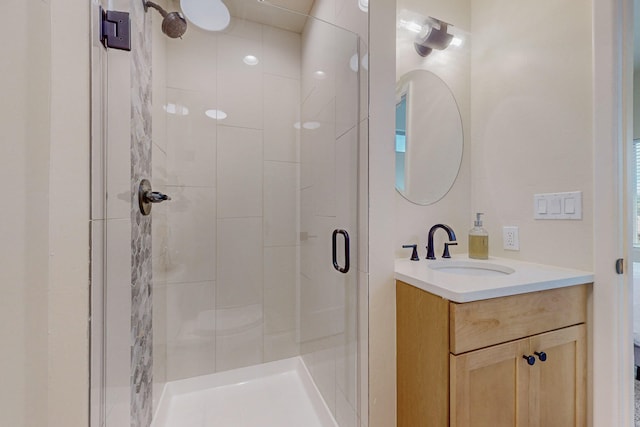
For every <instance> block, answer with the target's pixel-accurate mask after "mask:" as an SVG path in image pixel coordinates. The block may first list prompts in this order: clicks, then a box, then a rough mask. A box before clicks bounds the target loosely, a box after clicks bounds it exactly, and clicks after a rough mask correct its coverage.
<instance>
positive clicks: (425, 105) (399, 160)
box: [395, 70, 464, 205]
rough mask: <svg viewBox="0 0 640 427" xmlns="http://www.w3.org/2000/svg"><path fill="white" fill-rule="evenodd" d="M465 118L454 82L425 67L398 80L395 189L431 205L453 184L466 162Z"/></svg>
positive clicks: (407, 197) (416, 200) (412, 200)
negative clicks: (446, 82) (464, 156)
mask: <svg viewBox="0 0 640 427" xmlns="http://www.w3.org/2000/svg"><path fill="white" fill-rule="evenodd" d="M463 138H464V137H463V134H462V118H461V117H460V111H459V110H458V105H457V103H456V100H455V98H454V96H453V93H452V92H451V90H450V89H449V87H448V86H447V85H446V84H445V82H443V81H442V80H441V79H440V78H439V77H438V76H436V75H435V74H433V73H432V72H430V71H426V70H413V71H410V72H408V73H407V74H404V75H403V76H402V77H401V78H400V79H399V80H398V84H397V86H396V141H395V145H396V190H398V192H399V193H400V194H402V195H403V196H404V197H405V198H406V199H407V200H409V201H411V202H413V203H416V204H418V205H430V204H432V203H435V202H437V201H438V200H440V199H442V198H443V197H444V196H445V195H446V194H447V193H448V192H449V190H450V189H451V186H452V185H453V183H454V181H455V180H456V177H457V176H458V171H459V169H460V164H461V162H462V147H463Z"/></svg>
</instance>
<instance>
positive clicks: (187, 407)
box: [151, 357, 337, 427]
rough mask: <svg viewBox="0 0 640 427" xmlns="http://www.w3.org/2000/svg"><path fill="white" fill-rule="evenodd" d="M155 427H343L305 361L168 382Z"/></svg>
mask: <svg viewBox="0 0 640 427" xmlns="http://www.w3.org/2000/svg"><path fill="white" fill-rule="evenodd" d="M151 426H152V427H205V426H206V427H210V426H211V427H212V426H215V427H221V426H230V427H231V426H232V427H272V426H273V427H300V426H305V427H337V424H336V422H335V421H334V419H333V416H332V415H331V412H330V411H329V409H328V408H327V405H326V404H325V403H324V400H323V399H322V397H321V396H320V393H319V392H318V389H317V388H316V386H315V384H314V383H313V380H312V379H311V376H310V375H309V371H307V368H306V366H305V365H304V362H303V361H302V359H301V358H300V357H293V358H290V359H284V360H278V361H275V362H269V363H265V364H261V365H254V366H249V367H246V368H239V369H234V370H231V371H225V372H219V373H216V374H211V375H204V376H200V377H195V378H188V379H185V380H179V381H171V382H168V383H167V384H166V385H165V387H164V390H163V391H162V396H161V397H160V401H159V403H158V409H157V411H156V416H155V417H154V420H153V423H152V424H151Z"/></svg>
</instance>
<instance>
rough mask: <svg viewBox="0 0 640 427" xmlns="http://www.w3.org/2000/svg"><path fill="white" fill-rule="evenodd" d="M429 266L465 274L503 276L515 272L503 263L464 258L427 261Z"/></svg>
mask: <svg viewBox="0 0 640 427" xmlns="http://www.w3.org/2000/svg"><path fill="white" fill-rule="evenodd" d="M429 268H431V269H433V270H438V271H441V272H443V273H450V274H462V275H465V276H504V275H507V274H511V273H514V272H515V270H514V269H513V268H511V267H507V266H505V265H500V264H494V263H490V262H482V261H466V260H451V261H434V262H431V263H429Z"/></svg>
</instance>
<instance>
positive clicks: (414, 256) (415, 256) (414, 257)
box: [402, 245, 420, 261]
mask: <svg viewBox="0 0 640 427" xmlns="http://www.w3.org/2000/svg"><path fill="white" fill-rule="evenodd" d="M402 247H403V248H406V249H408V248H413V252H411V261H420V257H419V256H418V245H402Z"/></svg>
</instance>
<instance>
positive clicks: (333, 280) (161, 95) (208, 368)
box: [94, 0, 366, 426]
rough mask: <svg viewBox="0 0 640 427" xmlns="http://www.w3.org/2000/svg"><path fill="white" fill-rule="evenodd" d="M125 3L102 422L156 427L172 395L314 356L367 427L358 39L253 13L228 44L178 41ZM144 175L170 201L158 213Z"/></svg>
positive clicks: (342, 418) (323, 376)
mask: <svg viewBox="0 0 640 427" xmlns="http://www.w3.org/2000/svg"><path fill="white" fill-rule="evenodd" d="M95 2H96V3H97V2H98V0H95ZM125 3H126V4H125ZM171 4H172V3H168V5H171ZM238 4H246V8H243V7H240V6H237V5H238ZM114 5H115V6H120V10H125V11H129V12H130V13H131V18H132V23H133V29H132V34H133V36H134V38H133V39H132V52H131V53H125V52H109V53H108V61H106V62H105V64H103V65H104V66H105V69H104V73H105V75H104V78H105V79H106V81H107V82H106V83H105V86H104V88H103V89H104V90H105V91H106V95H105V97H106V98H107V99H108V103H107V106H106V107H105V108H106V109H107V110H108V111H107V113H108V114H106V116H107V117H108V120H107V122H108V123H109V129H106V130H105V133H106V134H107V135H106V136H105V138H106V139H107V140H108V141H107V143H106V145H104V147H102V148H103V149H104V152H103V153H100V152H98V151H96V152H95V153H94V154H95V156H96V157H95V159H94V161H95V162H96V164H100V165H101V167H102V166H103V167H104V174H103V175H104V177H106V178H105V180H106V181H107V182H106V183H105V185H104V189H103V193H100V194H102V195H103V196H104V200H106V204H105V206H106V208H105V209H106V210H109V209H111V207H112V206H113V207H114V210H113V212H111V211H109V212H106V214H105V218H107V219H106V220H105V223H104V224H105V226H104V229H103V231H104V234H105V242H104V250H105V254H104V255H103V256H101V257H100V258H101V259H102V261H103V262H104V277H105V280H104V286H105V289H104V295H102V297H103V300H102V301H103V306H101V305H99V304H101V303H100V301H98V300H96V304H98V307H104V311H103V313H102V316H103V322H104V327H103V329H102V332H103V333H104V337H103V340H101V343H102V344H103V345H104V348H102V349H101V351H102V352H103V357H102V360H101V361H100V362H99V363H101V364H102V367H99V366H97V365H95V366H94V367H95V368H96V370H95V372H102V373H101V374H99V375H100V376H101V378H102V380H103V384H102V385H101V387H102V391H103V397H102V398H99V400H100V399H101V400H102V409H101V410H100V411H101V412H100V415H101V416H100V417H99V418H101V419H102V420H103V421H105V420H106V422H105V423H104V425H106V426H109V425H114V426H115V425H121V424H119V423H122V422H123V420H125V419H127V418H130V420H131V423H132V425H146V424H147V422H148V420H150V415H151V414H152V413H154V412H155V411H156V409H157V407H158V405H161V403H160V397H161V394H162V391H163V388H164V386H165V385H166V384H168V383H171V382H173V381H178V380H183V379H189V378H196V377H202V376H206V375H211V374H216V373H220V372H226V371H230V370H233V369H241V368H246V367H251V366H259V365H262V364H265V363H269V362H274V361H280V360H284V359H290V358H297V360H301V361H302V362H303V363H304V365H305V366H306V369H307V370H308V372H309V374H310V376H311V378H312V379H313V381H314V383H315V385H316V386H317V388H318V390H319V391H320V393H321V395H322V398H323V399H324V401H325V403H326V404H327V407H328V408H329V410H330V411H331V412H332V414H333V416H334V418H336V420H337V421H338V423H339V425H340V426H356V425H358V424H357V423H358V421H357V420H358V411H359V407H358V406H359V390H358V387H357V385H358V383H359V371H358V338H359V336H358V333H359V331H358V327H359V325H358V319H359V317H358V310H359V305H358V289H359V286H360V285H359V283H358V272H359V267H360V266H359V262H358V246H359V245H358V242H359V238H360V236H359V235H358V219H359V212H358V200H359V199H358V197H359V186H358V185H359V183H358V176H359V175H358V170H359V169H358V168H359V161H358V157H359V153H360V152H359V139H360V135H359V119H360V116H359V110H358V109H359V82H360V78H359V73H360V72H361V70H359V67H358V63H359V40H358V37H357V36H356V35H355V34H353V33H351V32H348V31H346V30H344V29H341V28H339V27H336V26H334V25H331V24H328V23H326V22H323V21H319V20H315V19H313V18H310V17H307V16H305V15H301V14H296V13H291V12H289V11H285V10H282V9H279V8H275V7H273V6H270V5H268V4H266V3H259V2H239V3H237V4H236V6H235V9H234V10H232V20H231V24H230V26H229V27H228V28H227V29H225V30H224V31H221V32H208V31H204V30H201V29H199V28H197V27H196V26H195V25H189V27H188V30H187V32H186V34H185V35H184V36H183V38H182V39H169V38H167V37H166V36H165V35H164V34H163V33H162V32H161V29H160V20H159V19H156V18H157V16H156V15H149V14H148V13H147V14H145V13H144V11H143V10H142V7H138V5H137V3H131V4H129V2H124V0H123V1H122V2H120V3H118V2H116V3H114ZM232 9H233V8H232ZM249 18H250V19H249ZM94 72H95V70H94ZM130 87H133V88H134V90H133V91H131V90H130ZM100 90H102V89H100V88H98V90H97V91H100ZM114 93H117V94H118V95H117V97H116V96H113V94H114ZM127 93H128V94H130V96H131V100H130V101H127V102H126V104H127V105H125V107H126V108H123V99H125V98H126V96H124V95H125V94H127ZM116 98H117V100H116ZM115 105H118V107H117V108H115V107H114V106H115ZM147 113H149V114H147ZM112 126H114V127H113V128H112ZM111 141H113V143H112V142H111ZM110 144H113V145H110ZM116 144H117V145H116ZM125 148H126V152H125V150H124V149H125ZM116 155H117V156H116ZM127 172H130V173H131V174H130V175H128V174H127ZM123 177H124V178H126V182H125V181H123V179H124V178H123ZM142 178H147V179H149V181H150V183H151V185H152V186H153V190H154V191H157V192H161V193H163V194H166V195H168V196H169V197H170V198H171V200H167V201H165V202H164V203H162V204H160V205H154V207H153V209H152V211H151V214H150V215H149V216H144V215H141V214H140V212H139V211H138V210H137V188H138V185H139V184H140V181H141V179H142ZM121 181H122V182H121ZM99 188H100V187H99ZM95 191H96V187H94V192H95ZM336 230H339V231H338V232H335V233H334V231H336ZM334 235H335V241H334V240H333V237H334ZM347 236H348V241H347ZM347 242H348V243H349V245H348V246H349V247H348V249H349V250H348V251H347V250H346V249H347ZM334 253H335V256H334ZM98 261H100V260H99V259H98V257H96V258H95V259H94V262H98ZM334 261H335V262H334ZM347 262H348V263H349V268H348V269H347V268H346V264H347ZM334 264H335V266H337V269H336V268H335V266H334ZM339 270H340V271H339ZM96 271H98V270H96ZM96 297H97V295H96ZM365 309H366V307H365ZM149 319H151V321H149ZM149 325H151V329H148V328H149ZM96 337H97V334H96ZM96 348H97V349H100V347H99V346H96ZM94 394H95V393H94ZM249 409H250V408H249Z"/></svg>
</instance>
